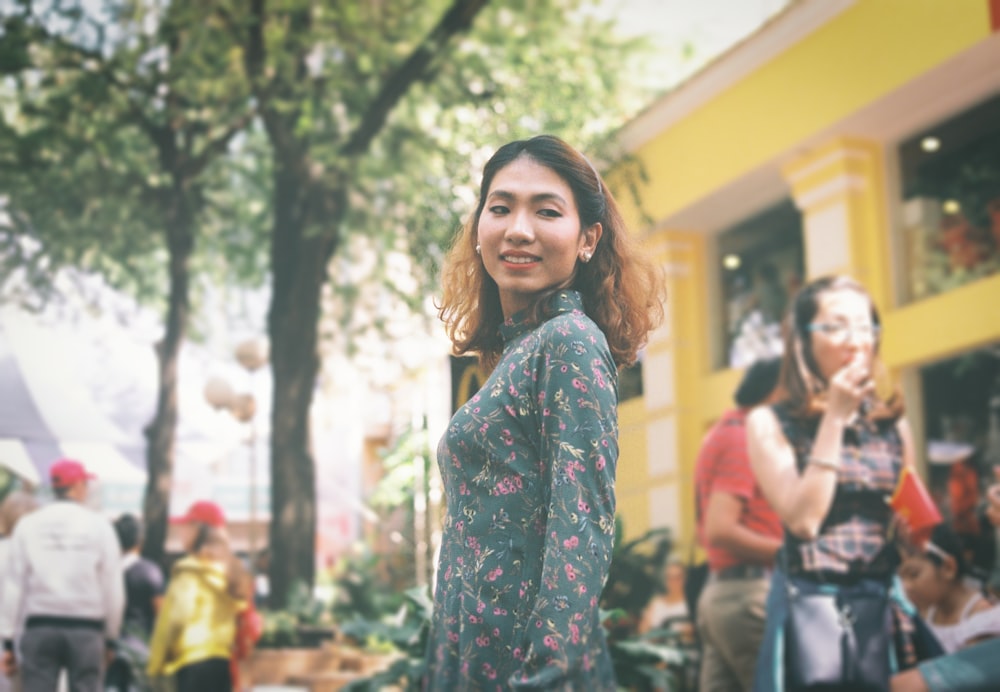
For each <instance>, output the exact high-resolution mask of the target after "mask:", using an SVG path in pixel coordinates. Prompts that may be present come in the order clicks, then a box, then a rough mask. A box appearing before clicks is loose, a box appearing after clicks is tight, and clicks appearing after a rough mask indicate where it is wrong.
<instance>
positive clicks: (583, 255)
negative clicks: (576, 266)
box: [580, 250, 593, 264]
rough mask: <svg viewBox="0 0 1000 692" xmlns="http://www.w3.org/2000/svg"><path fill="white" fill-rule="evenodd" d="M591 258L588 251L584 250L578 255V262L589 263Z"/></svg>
mask: <svg viewBox="0 0 1000 692" xmlns="http://www.w3.org/2000/svg"><path fill="white" fill-rule="evenodd" d="M591 257H593V255H592V254H591V252H590V250H584V251H583V252H581V253H580V261H581V262H583V263H584V264H586V263H587V262H589V261H590V258H591Z"/></svg>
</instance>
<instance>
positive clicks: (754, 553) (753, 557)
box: [705, 491, 781, 565]
mask: <svg viewBox="0 0 1000 692" xmlns="http://www.w3.org/2000/svg"><path fill="white" fill-rule="evenodd" d="M744 502H745V501H744V500H743V498H741V497H739V496H737V495H733V494H732V493H726V492H719V491H715V492H713V493H712V494H711V495H710V496H709V499H708V507H707V508H706V509H705V538H707V539H708V542H709V543H710V544H711V545H713V546H715V547H717V548H723V549H725V550H727V551H728V552H730V553H732V554H733V555H734V556H736V557H737V558H739V559H740V560H743V561H745V562H751V563H755V564H765V565H766V564H770V563H771V562H772V561H773V560H774V555H775V553H777V552H778V548H780V547H781V539H778V538H773V537H771V536H763V535H761V534H759V533H757V532H756V531H753V530H752V529H749V528H747V527H746V526H744V525H743V524H742V523H740V519H741V518H742V516H743V505H744Z"/></svg>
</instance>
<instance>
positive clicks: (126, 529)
mask: <svg viewBox="0 0 1000 692" xmlns="http://www.w3.org/2000/svg"><path fill="white" fill-rule="evenodd" d="M114 527H115V533H116V534H118V544H119V545H121V547H122V552H128V551H129V550H132V549H133V548H135V547H136V546H137V545H139V543H140V542H141V541H142V522H141V521H139V518H138V517H136V516H135V515H134V514H123V515H121V516H120V517H118V518H117V519H115V523H114Z"/></svg>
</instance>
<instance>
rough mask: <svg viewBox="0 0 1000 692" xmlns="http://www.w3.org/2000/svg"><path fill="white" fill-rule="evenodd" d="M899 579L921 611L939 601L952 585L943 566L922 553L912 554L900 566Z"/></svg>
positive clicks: (907, 594) (908, 596) (908, 595)
mask: <svg viewBox="0 0 1000 692" xmlns="http://www.w3.org/2000/svg"><path fill="white" fill-rule="evenodd" d="M899 579H900V581H902V582H903V589H904V590H905V591H906V596H907V598H909V599H910V600H911V601H913V605H915V606H916V607H917V609H918V610H920V611H926V610H927V608H929V607H930V606H932V605H934V604H935V603H938V602H940V601H941V599H943V598H944V597H945V596H946V595H947V593H948V589H949V588H950V587H951V580H950V579H949V578H948V575H946V574H944V572H943V570H942V568H941V566H939V565H937V564H935V563H934V562H932V561H931V560H929V559H928V558H927V557H926V556H924V555H922V554H918V555H911V556H910V557H908V558H906V559H905V560H903V564H901V565H900V566H899Z"/></svg>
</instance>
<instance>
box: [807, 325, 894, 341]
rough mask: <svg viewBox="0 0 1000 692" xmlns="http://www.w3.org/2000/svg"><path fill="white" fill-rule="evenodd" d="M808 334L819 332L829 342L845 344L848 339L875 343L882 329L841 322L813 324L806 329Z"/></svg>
mask: <svg viewBox="0 0 1000 692" xmlns="http://www.w3.org/2000/svg"><path fill="white" fill-rule="evenodd" d="M807 329H808V330H809V331H810V332H820V333H822V334H824V335H826V337H827V338H828V339H830V340H831V341H835V342H840V343H843V342H846V341H847V339H848V338H849V337H855V338H857V339H860V340H861V341H875V340H876V339H878V336H879V334H880V333H881V332H882V328H881V327H879V326H878V325H877V324H856V325H850V324H843V323H841V322H813V323H812V324H810V325H809V327H808V328H807Z"/></svg>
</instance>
